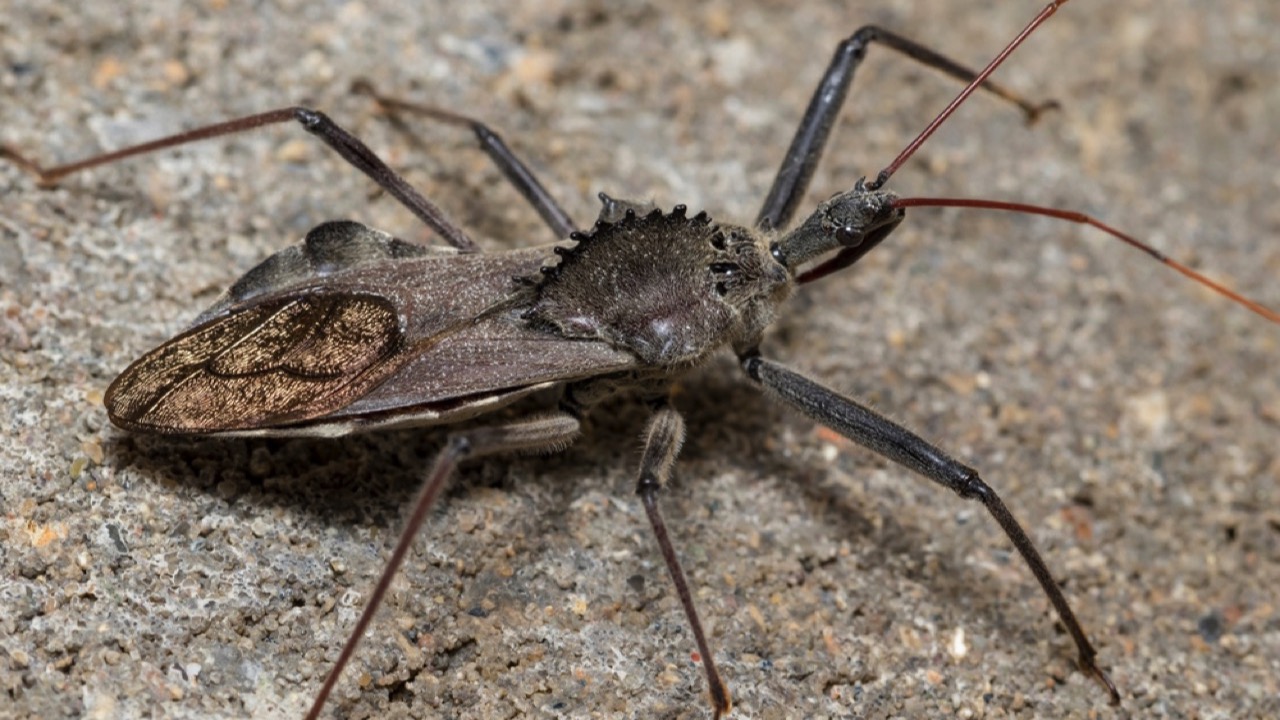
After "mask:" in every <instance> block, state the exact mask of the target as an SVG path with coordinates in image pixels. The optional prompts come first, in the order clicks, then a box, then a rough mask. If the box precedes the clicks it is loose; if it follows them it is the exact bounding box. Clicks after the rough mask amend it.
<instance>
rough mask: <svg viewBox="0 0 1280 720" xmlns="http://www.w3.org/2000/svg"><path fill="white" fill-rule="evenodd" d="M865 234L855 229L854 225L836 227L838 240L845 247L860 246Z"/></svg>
mask: <svg viewBox="0 0 1280 720" xmlns="http://www.w3.org/2000/svg"><path fill="white" fill-rule="evenodd" d="M863 237H864V235H863V234H862V233H860V232H858V231H857V230H855V229H854V227H853V226H852V225H841V226H840V227H838V228H836V240H837V241H838V242H839V243H840V244H841V245H843V246H844V247H849V248H851V247H858V246H859V245H861V244H862V239H863Z"/></svg>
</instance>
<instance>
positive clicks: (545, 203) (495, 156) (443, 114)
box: [352, 80, 578, 240]
mask: <svg viewBox="0 0 1280 720" xmlns="http://www.w3.org/2000/svg"><path fill="white" fill-rule="evenodd" d="M352 90H353V91H355V92H357V93H360V94H363V95H368V96H369V97H371V98H373V100H374V102H376V103H378V105H380V106H382V107H383V108H384V109H385V110H387V111H388V112H390V113H392V114H393V115H392V117H393V119H394V117H395V116H394V113H408V114H410V115H421V116H425V117H428V118H431V119H432V120H436V121H438V122H443V123H448V124H450V125H460V126H463V127H466V128H469V129H470V130H471V132H472V133H474V134H475V136H476V140H477V141H478V142H479V143H480V149H481V150H483V151H484V153H485V154H486V155H488V156H489V159H490V160H492V161H493V164H494V165H496V166H497V167H498V170H499V171H500V172H501V173H502V174H503V176H504V177H506V178H507V182H510V183H511V184H512V185H513V186H515V189H516V191H517V192H519V193H520V195H521V196H522V197H523V198H524V199H525V200H526V201H527V202H528V203H529V204H530V205H532V206H533V209H534V210H536V211H538V215H540V216H542V221H543V222H544V223H546V224H547V227H549V228H551V232H553V233H555V234H556V238H557V239H559V240H564V239H565V238H568V237H569V234H570V233H572V232H573V231H575V230H577V229H578V228H577V226H576V225H574V222H573V220H572V219H571V218H570V217H569V213H567V212H565V210H564V208H562V207H560V203H558V202H556V199H555V198H554V197H552V196H551V193H550V192H548V191H547V189H546V188H545V187H543V185H542V183H541V182H539V181H538V176H537V175H535V174H534V173H533V170H531V169H530V168H529V166H528V165H527V164H526V163H525V162H524V161H523V160H521V159H520V157H519V156H518V155H516V153H515V151H513V150H512V149H511V148H510V146H508V145H507V143H506V141H504V140H503V139H502V136H501V135H499V134H498V133H497V132H496V131H494V129H493V128H491V127H489V126H488V125H486V124H485V123H483V122H481V121H479V120H476V119H475V118H472V117H469V116H467V115H461V114H458V113H455V112H451V111H449V110H443V109H441V108H436V107H432V106H430V105H422V104H419V103H413V102H408V101H405V100H399V99H397V98H393V97H389V96H387V95H383V94H382V93H379V92H378V91H377V90H376V89H375V88H374V87H373V85H372V84H371V83H369V82H368V81H365V80H361V81H357V82H356V83H355V84H354V85H353V86H352Z"/></svg>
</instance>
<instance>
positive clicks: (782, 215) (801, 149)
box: [756, 25, 1057, 230]
mask: <svg viewBox="0 0 1280 720" xmlns="http://www.w3.org/2000/svg"><path fill="white" fill-rule="evenodd" d="M873 42H878V43H881V44H882V45H885V46H887V47H889V48H892V49H893V50H896V51H898V52H900V53H902V54H903V55H906V56H907V57H909V58H911V59H912V60H915V61H916V62H919V63H922V64H924V65H928V66H929V67H931V68H935V69H937V70H940V71H942V72H944V73H946V74H947V75H950V76H951V77H953V78H956V79H957V80H960V81H962V82H966V83H967V82H971V81H972V80H973V79H974V78H976V77H977V76H978V73H977V72H976V71H974V70H970V69H969V68H967V67H965V66H964V65H961V64H960V63H958V62H956V61H954V60H952V59H950V58H948V57H946V56H945V55H941V54H939V53H937V52H935V51H933V50H931V49H929V48H927V47H925V46H924V45H921V44H919V43H917V42H915V41H914V40H908V39H907V38H904V37H902V36H901V35H897V34H895V33H892V32H889V31H888V30H885V29H884V28H880V27H877V26H875V25H867V26H865V27H862V28H859V29H858V30H857V31H855V32H854V33H853V34H852V35H850V36H849V37H847V38H845V39H844V40H842V41H841V42H840V44H839V45H837V46H836V52H835V55H834V56H833V57H832V58H831V63H830V64H829V65H828V66H827V69H826V72H824V73H823V75H822V80H821V81H820V82H819V83H818V87H817V88H815V89H814V91H813V97H811V98H810V99H809V107H808V108H806V109H805V111H804V118H803V119H802V120H801V121H800V127H798V128H796V134H795V137H793V138H792V139H791V147H789V148H787V154H786V156H785V157H784V158H783V160H782V166H781V167H780V168H779V169H778V174H777V176H775V177H774V180H773V187H772V188H770V189H769V195H768V197H767V198H765V201H764V205H763V206H762V207H761V208H760V214H759V215H758V216H757V217H756V227H758V228H761V229H764V230H773V229H782V228H785V227H786V226H787V225H788V224H789V223H790V222H791V217H792V216H793V215H794V214H795V210H796V206H797V205H799V204H800V200H801V198H802V197H803V196H804V193H805V190H807V189H808V187H809V180H810V179H812V178H813V171H814V170H815V169H816V168H817V167H818V161H819V160H820V159H821V158H822V150H823V148H824V147H825V146H826V144H827V139H828V137H829V136H830V135H831V128H832V127H833V126H834V125H835V121H836V116H837V115H839V113H840V108H841V107H842V106H843V105H844V100H845V96H846V95H848V93H849V84H850V83H851V82H852V81H853V75H854V72H855V71H856V70H857V69H858V66H859V65H860V64H862V60H863V58H865V57H866V55H867V47H868V46H870V45H871V43H873ZM979 87H981V88H982V89H983V90H986V91H987V92H990V93H992V94H994V95H996V96H998V97H1001V98H1003V99H1005V100H1008V101H1009V102H1011V103H1014V104H1015V105H1017V106H1018V107H1019V108H1021V109H1022V112H1023V113H1024V114H1025V115H1026V116H1027V121H1028V122H1031V121H1034V120H1035V119H1036V118H1037V117H1038V116H1039V115H1040V113H1042V112H1044V111H1045V110H1048V109H1050V108H1053V107H1056V106H1057V103H1055V102H1052V101H1050V102H1045V103H1040V104H1038V105H1037V104H1035V103H1032V102H1030V101H1028V100H1027V99H1026V98H1024V97H1022V96H1021V95H1019V94H1017V93H1015V92H1013V91H1012V90H1009V89H1007V88H1005V87H1004V86H1002V85H999V84H996V83H994V82H992V81H990V80H987V81H985V82H983V83H982V84H981V85H980V86H979Z"/></svg>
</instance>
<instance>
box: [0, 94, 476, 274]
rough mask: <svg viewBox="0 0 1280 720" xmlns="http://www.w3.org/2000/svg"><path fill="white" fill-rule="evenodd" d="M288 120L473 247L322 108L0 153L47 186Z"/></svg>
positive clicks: (457, 243)
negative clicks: (96, 146)
mask: <svg viewBox="0 0 1280 720" xmlns="http://www.w3.org/2000/svg"><path fill="white" fill-rule="evenodd" d="M290 120H293V121H296V122H298V123H299V124H301V125H302V127H303V128H305V129H306V131H307V132H309V133H311V134H312V135H315V136H316V137H318V138H320V139H321V140H322V141H324V144H326V145H328V146H329V147H330V148H332V149H333V150H334V151H335V152H337V153H338V154H339V155H341V156H342V158H343V159H344V160H346V161H347V162H348V163H350V164H351V165H352V166H354V167H355V168H356V169H357V170H359V171H360V172H362V173H364V174H365V175H368V176H369V177H370V178H371V179H372V180H373V181H374V182H376V183H377V184H378V185H379V187H381V188H382V189H384V190H386V191H387V192H388V193H389V194H390V195H391V196H392V197H394V198H395V199H396V200H398V201H399V202H400V204H401V205H404V206H405V207H406V208H408V209H409V211H410V212H412V213H413V214H414V215H417V216H418V219H420V220H422V222H423V223H425V224H426V225H427V227H430V228H431V229H432V230H434V231H435V232H436V233H437V234H439V235H440V237H442V238H444V240H445V242H448V243H449V244H450V245H452V246H454V247H456V248H458V249H459V250H464V251H467V252H475V251H476V250H477V249H478V248H477V247H476V244H475V242H473V241H472V240H471V238H469V237H467V234H466V233H465V232H463V231H462V229H461V228H459V227H457V226H456V225H454V224H453V223H452V222H450V221H449V219H448V218H446V217H445V214H444V212H442V211H441V210H440V208H438V207H436V205H435V203H433V202H431V201H430V200H428V199H426V198H425V197H423V196H422V194H421V193H419V192H418V191H417V190H414V189H413V187H412V186H410V185H409V183H408V182H406V181H405V179H404V178H402V177H400V175H398V174H397V173H396V172H395V171H394V170H392V169H391V168H390V167H388V166H387V164H386V163H385V162H383V161H382V159H381V158H379V157H378V156H377V155H375V154H374V152H373V151H372V150H370V149H369V147H368V146H367V145H365V144H364V143H363V142H361V141H360V139H359V138H357V137H356V136H354V135H352V134H351V133H349V132H347V131H346V130H343V129H342V128H341V127H340V126H338V124H337V123H335V122H334V121H332V120H330V119H329V117H328V116H327V115H325V114H324V113H322V112H319V111H316V110H311V109H309V108H304V107H297V106H295V107H287V108H280V109H279V110H271V111H269V112H264V113H258V114H257V115H249V116H247V117H242V118H236V119H234V120H227V121H225V122H220V123H215V124H213V125H206V126H205V127H200V128H196V129H194V130H188V131H186V132H182V133H178V134H176V135H170V136H168V137H163V138H159V139H157V140H152V141H150V142H145V143H141V144H139V145H132V146H130V147H126V148H122V149H120V150H115V151H113V152H109V153H104V154H102V155H94V156H93V157H89V158H85V159H84V160H78V161H76V162H73V163H67V164H65V165H58V166H56V167H51V168H44V167H41V166H40V165H39V164H38V163H36V162H35V161H33V160H31V159H29V158H27V157H26V156H25V155H23V154H22V153H19V152H18V151H17V150H15V149H13V148H12V147H9V146H7V145H0V158H4V159H7V160H9V161H10V162H12V163H14V164H15V165H17V166H18V167H20V168H22V169H23V170H26V171H27V172H29V173H31V174H32V175H35V176H36V178H37V181H38V182H39V184H40V185H42V186H44V187H52V186H54V185H56V184H57V183H58V181H59V180H61V179H63V178H64V177H66V176H68V175H71V174H72V173H76V172H79V171H81V170H87V169H89V168H92V167H98V166H99V165H107V164H110V163H113V162H117V161H119V160H124V159H125V158H130V157H133V156H135V155H145V154H146V153H151V152H155V151H157V150H164V149H165V148H171V147H177V146H179V145H186V144H188V143H193V142H197V141H200V140H207V139H209V138H215V137H221V136H223V135H233V134H235V133H240V132H245V131H246V130H252V129H254V128H260V127H263V126H266V125H277V124H279V123H285V122H289V121H290Z"/></svg>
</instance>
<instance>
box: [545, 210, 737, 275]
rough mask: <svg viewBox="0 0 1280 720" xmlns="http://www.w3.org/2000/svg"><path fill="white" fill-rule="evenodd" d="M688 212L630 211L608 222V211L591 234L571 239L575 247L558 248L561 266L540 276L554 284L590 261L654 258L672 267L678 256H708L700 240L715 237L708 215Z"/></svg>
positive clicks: (547, 269) (547, 268) (703, 243)
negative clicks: (690, 254) (688, 213)
mask: <svg viewBox="0 0 1280 720" xmlns="http://www.w3.org/2000/svg"><path fill="white" fill-rule="evenodd" d="M687 210H688V209H687V208H686V207H685V206H684V205H677V206H675V207H674V208H672V210H671V212H670V213H664V212H662V210H660V209H658V208H654V209H652V210H650V211H649V212H647V213H645V214H643V215H641V214H638V213H637V212H636V211H635V209H634V208H632V207H628V208H626V210H625V211H623V213H622V216H621V218H620V219H618V220H616V221H610V220H607V219H605V217H606V214H607V211H606V212H602V213H601V218H600V219H598V220H596V222H595V225H594V226H592V228H591V229H590V230H588V231H586V232H581V231H576V232H574V233H572V234H571V235H570V236H569V239H570V240H572V241H574V242H575V243H576V244H575V245H573V246H563V245H561V246H557V247H556V248H555V250H554V252H555V254H556V255H557V256H559V258H560V260H559V262H558V263H556V264H555V265H547V266H544V267H543V268H542V270H541V272H542V274H543V275H544V276H545V278H546V281H555V280H557V279H559V278H560V277H561V276H563V274H564V273H566V272H573V270H572V268H574V267H575V266H578V265H580V264H581V263H583V262H584V261H585V259H586V258H588V257H590V258H592V261H593V262H605V263H609V264H612V263H616V262H623V263H627V261H628V260H630V261H632V262H634V261H636V260H640V259H641V258H652V259H653V260H654V261H655V262H656V263H659V264H663V265H672V264H674V263H677V262H679V260H680V259H682V258H681V257H677V256H687V255H688V254H689V251H690V250H692V251H694V252H696V253H697V254H699V255H701V254H705V252H706V250H705V249H704V247H705V246H706V243H705V242H699V240H700V239H702V238H709V237H710V236H711V235H712V234H713V233H712V232H711V231H710V230H709V226H711V218H710V216H708V215H707V213H705V212H699V213H698V214H697V215H694V216H693V217H691V218H690V217H686V212H687ZM691 246H704V247H691ZM628 264H629V263H628Z"/></svg>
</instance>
